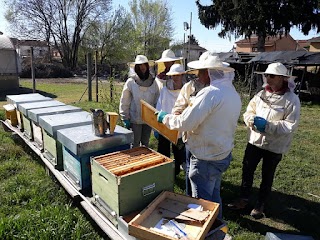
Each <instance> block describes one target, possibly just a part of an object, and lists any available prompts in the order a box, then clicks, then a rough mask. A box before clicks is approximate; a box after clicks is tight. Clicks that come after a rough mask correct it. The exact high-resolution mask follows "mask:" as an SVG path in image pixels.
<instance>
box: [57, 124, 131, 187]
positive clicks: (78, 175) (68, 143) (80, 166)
mask: <svg viewBox="0 0 320 240" xmlns="http://www.w3.org/2000/svg"><path fill="white" fill-rule="evenodd" d="M57 140H58V141H59V142H60V143H61V144H62V145H63V147H62V156H63V170H64V174H65V175H66V177H67V178H68V179H69V180H70V181H71V183H73V185H74V186H75V187H77V188H78V189H79V190H82V191H84V192H91V191H90V190H91V166H90V157H93V156H98V155H103V154H107V153H111V152H116V151H121V150H125V149H129V148H130V144H131V143H132V142H133V132H132V131H130V130H128V129H126V128H123V127H120V126H116V127H115V130H114V134H113V135H110V134H107V135H106V136H103V137H97V136H96V135H95V134H94V131H93V129H92V124H90V125H84V126H78V127H72V128H65V129H60V130H58V132H57ZM91 193H92V192H91Z"/></svg>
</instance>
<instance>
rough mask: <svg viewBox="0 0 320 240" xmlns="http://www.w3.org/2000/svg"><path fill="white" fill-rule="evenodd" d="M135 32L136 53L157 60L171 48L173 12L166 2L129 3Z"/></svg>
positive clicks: (149, 0) (146, 0) (133, 1)
mask: <svg viewBox="0 0 320 240" xmlns="http://www.w3.org/2000/svg"><path fill="white" fill-rule="evenodd" d="M129 6H130V10H131V13H132V24H133V30H134V32H135V36H134V39H135V40H136V44H135V46H134V47H135V53H136V54H144V55H146V56H148V58H149V59H156V58H158V57H159V55H161V52H162V51H163V50H164V49H166V48H168V47H169V43H170V40H171V37H172V32H173V28H172V19H171V15H172V14H171V10H170V8H169V7H168V3H167V2H166V1H162V0H160V1H153V0H138V1H137V0H132V1H131V2H129Z"/></svg>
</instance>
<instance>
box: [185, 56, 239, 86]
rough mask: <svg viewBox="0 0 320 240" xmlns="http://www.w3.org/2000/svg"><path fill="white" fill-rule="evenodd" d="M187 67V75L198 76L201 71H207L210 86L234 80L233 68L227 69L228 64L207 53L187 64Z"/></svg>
mask: <svg viewBox="0 0 320 240" xmlns="http://www.w3.org/2000/svg"><path fill="white" fill-rule="evenodd" d="M187 66H188V67H189V68H191V69H189V70H187V73H188V74H196V75H197V74H198V71H199V70H201V69H208V75H209V78H210V82H211V84H212V83H213V82H214V81H217V80H227V81H230V82H232V80H233V79H234V76H235V75H234V68H232V67H229V66H230V65H229V63H226V62H223V61H222V60H221V59H220V58H219V56H218V55H216V54H213V53H211V52H209V51H207V52H204V53H203V54H202V55H201V56H200V58H199V60H196V61H192V62H189V63H188V64H187Z"/></svg>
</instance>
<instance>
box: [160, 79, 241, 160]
mask: <svg viewBox="0 0 320 240" xmlns="http://www.w3.org/2000/svg"><path fill="white" fill-rule="evenodd" d="M240 109H241V100H240V97H239V95H238V93H237V92H236V90H235V88H234V87H233V85H232V83H231V82H227V81H224V80H216V81H213V82H212V84H211V85H210V86H208V87H205V88H203V89H202V90H201V91H200V92H199V93H198V94H197V96H196V97H195V98H194V100H193V101H192V102H191V103H190V104H189V106H188V107H187V108H186V109H185V110H184V111H183V112H182V114H181V115H173V114H168V115H166V116H165V117H164V119H163V123H164V124H165V125H166V126H168V127H169V128H170V129H176V130H179V131H189V133H188V134H189V135H188V141H187V145H188V148H189V150H190V152H191V153H192V154H193V155H194V156H195V157H196V158H198V159H201V160H221V159H224V158H226V157H227V156H228V155H229V154H230V152H231V151H232V149H233V146H234V144H233V140H234V133H235V130H236V127H237V121H238V118H239V115H240Z"/></svg>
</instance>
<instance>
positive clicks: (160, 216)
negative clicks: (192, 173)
mask: <svg viewBox="0 0 320 240" xmlns="http://www.w3.org/2000/svg"><path fill="white" fill-rule="evenodd" d="M190 206H201V207H202V210H197V209H194V208H190ZM218 211H219V204H218V203H214V202H211V201H207V200H204V199H198V198H192V197H189V196H185V195H181V194H176V193H172V192H167V191H165V192H163V193H162V194H160V195H159V196H158V197H157V198H156V199H155V200H154V201H153V202H152V203H150V204H149V205H148V206H147V207H146V208H145V209H144V210H143V211H142V212H141V213H140V214H138V215H136V216H135V217H134V218H133V219H132V220H131V221H130V222H129V234H130V235H132V236H134V237H136V238H138V239H141V240H147V239H149V240H150V239H157V240H158V239H163V240H165V239H172V240H174V239H178V237H177V236H175V233H174V232H175V231H176V230H177V229H176V228H174V229H169V230H171V231H168V229H167V230H166V228H165V227H163V225H166V224H168V221H169V220H174V221H175V223H178V225H179V226H180V229H181V230H182V231H183V232H184V233H185V234H186V235H187V239H189V240H200V239H205V238H206V235H207V233H208V232H209V230H210V228H211V226H212V224H213V223H214V221H215V220H216V217H217V215H218ZM170 226H171V225H170ZM179 233H180V232H179ZM180 238H182V237H180Z"/></svg>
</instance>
